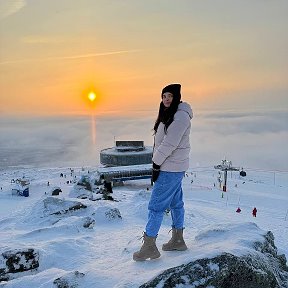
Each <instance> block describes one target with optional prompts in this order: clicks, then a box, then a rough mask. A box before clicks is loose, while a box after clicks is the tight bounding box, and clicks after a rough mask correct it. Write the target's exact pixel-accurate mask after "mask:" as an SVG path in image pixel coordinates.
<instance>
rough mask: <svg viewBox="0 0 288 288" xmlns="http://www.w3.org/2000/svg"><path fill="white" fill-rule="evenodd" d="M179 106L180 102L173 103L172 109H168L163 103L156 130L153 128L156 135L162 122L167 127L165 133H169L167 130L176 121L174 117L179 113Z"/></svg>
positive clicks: (155, 126)
mask: <svg viewBox="0 0 288 288" xmlns="http://www.w3.org/2000/svg"><path fill="white" fill-rule="evenodd" d="M173 100H174V99H173ZM178 105H179V102H176V101H172V103H171V105H170V107H168V108H166V107H165V106H164V104H163V102H162V101H161V103H160V106H159V112H158V116H157V119H156V121H155V124H154V128H153V130H154V134H156V132H157V129H158V126H159V124H160V122H162V123H163V124H164V125H165V127H164V131H165V133H167V129H168V127H169V125H170V124H171V123H172V122H173V120H174V115H175V113H176V112H177V109H178Z"/></svg>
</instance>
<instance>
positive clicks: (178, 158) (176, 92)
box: [133, 84, 193, 261]
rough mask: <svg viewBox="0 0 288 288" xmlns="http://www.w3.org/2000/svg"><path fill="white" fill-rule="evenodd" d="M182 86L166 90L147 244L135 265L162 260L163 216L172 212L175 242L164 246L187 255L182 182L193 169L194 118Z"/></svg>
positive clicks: (159, 120)
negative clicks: (183, 98) (158, 239)
mask: <svg viewBox="0 0 288 288" xmlns="http://www.w3.org/2000/svg"><path fill="white" fill-rule="evenodd" d="M180 89H181V85H180V84H170V85H168V86H166V87H165V88H164V89H163V90H162V94H161V98H162V101H161V103H160V108H159V113H158V117H157V120H156V122H155V125H154V132H155V138H154V151H153V158H152V161H153V172H152V181H153V182H154V183H155V184H154V186H153V190H152V194H151V198H150V202H149V205H148V210H149V212H148V222H147V225H146V231H145V232H144V236H143V238H144V243H143V245H142V247H141V249H140V250H139V251H138V252H135V253H134V254H133V259H134V260H135V261H144V260H146V259H148V258H150V259H155V258H158V257H160V252H159V250H158V249H157V246H156V237H157V234H158V232H159V229H160V226H161V223H162V219H163V214H164V212H165V210H166V209H167V208H169V209H170V210H171V217H172V238H171V239H170V240H169V242H168V243H166V244H163V246H162V250H163V251H172V250H178V251H184V250H186V249H187V246H186V244H185V241H184V239H183V229H184V202H183V192H182V179H183V176H184V173H185V171H186V170H187V169H188V167H189V152H190V141H189V136H190V129H191V119H192V117H193V113H192V109H191V107H190V105H189V104H188V103H185V102H182V101H181V93H180Z"/></svg>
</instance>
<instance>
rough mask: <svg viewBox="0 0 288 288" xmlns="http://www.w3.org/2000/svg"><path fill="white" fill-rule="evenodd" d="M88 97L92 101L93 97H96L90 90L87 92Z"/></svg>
mask: <svg viewBox="0 0 288 288" xmlns="http://www.w3.org/2000/svg"><path fill="white" fill-rule="evenodd" d="M88 99H89V100H90V101H91V102H93V101H94V100H95V99H96V94H95V93H94V92H93V91H91V92H90V93H89V94H88Z"/></svg>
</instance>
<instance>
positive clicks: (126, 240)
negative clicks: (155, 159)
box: [0, 168, 288, 288]
mask: <svg viewBox="0 0 288 288" xmlns="http://www.w3.org/2000/svg"><path fill="white" fill-rule="evenodd" d="M89 170H90V171H89V172H90V173H91V171H92V170H93V169H91V168H90V169H89ZM74 171H75V175H73V176H71V174H70V170H69V169H68V168H53V169H52V168H51V169H40V170H39V169H18V170H15V169H14V170H13V169H11V170H6V171H5V172H3V173H2V174H1V175H0V186H1V187H2V190H1V191H0V239H1V243H0V252H1V251H4V250H7V249H17V248H23V247H33V248H35V249H36V250H38V251H40V267H39V269H38V270H37V271H34V272H25V274H22V275H20V276H21V277H19V278H16V279H14V280H11V281H9V282H8V283H7V284H5V285H4V284H0V286H2V285H4V286H5V288H6V287H7V288H8V287H9V288H10V287H15V288H18V287H30V288H33V287H35V288H36V287H37V288H38V287H41V288H48V287H55V286H53V281H54V280H55V279H56V278H58V277H60V276H63V275H65V274H67V273H69V272H71V271H75V270H78V271H79V272H81V273H84V274H85V277H83V279H82V280H81V283H80V285H79V287H83V288H84V287H85V288H88V287H91V288H92V287H93V288H94V287H99V288H101V287H105V288H106V287H115V288H116V287H117V288H119V287H139V285H141V284H142V283H144V282H146V281H148V280H150V279H151V278H153V277H154V276H156V275H157V274H159V273H160V272H161V271H163V270H165V269H167V268H170V267H174V266H177V265H180V264H183V263H186V262H189V261H192V260H195V259H197V258H202V257H210V256H214V255H217V254H219V253H220V252H222V251H227V252H232V253H234V254H238V255H239V254H242V253H245V251H246V250H247V249H249V243H250V241H253V240H257V239H259V237H261V235H262V234H263V232H265V231H268V230H271V231H272V232H273V234H274V236H275V244H276V246H277V247H278V249H279V253H280V254H283V253H284V254H285V255H286V257H288V241H287V239H288V216H287V211H288V193H287V192H288V191H287V190H288V189H287V187H288V179H287V173H286V174H285V173H284V174H281V175H280V174H279V175H278V174H277V181H275V177H271V174H267V175H268V176H267V175H266V174H265V173H258V172H252V171H248V174H247V177H245V178H240V177H239V175H238V173H237V172H233V174H232V176H231V175H230V174H229V175H228V189H227V192H226V193H225V192H224V193H223V192H222V191H221V190H220V189H219V187H218V186H219V185H218V181H217V176H218V172H217V171H215V170H214V171H213V169H211V168H210V169H196V170H195V169H193V173H192V171H188V173H187V177H185V178H184V180H183V189H184V194H185V209H186V225H185V226H186V229H185V240H186V243H187V246H188V247H189V249H188V250H187V251H185V252H162V253H161V254H162V255H161V258H159V259H158V260H154V261H145V262H141V263H138V262H134V261H133V260H132V254H133V252H135V251H136V250H138V249H139V248H140V246H141V240H139V238H140V237H141V235H142V231H143V229H144V227H145V224H146V217H147V205H148V201H149V197H150V193H151V186H150V181H149V180H141V181H129V182H126V183H125V185H124V186H119V187H114V188H113V191H114V194H113V197H114V198H115V199H117V200H119V202H111V201H104V200H101V201H90V200H87V199H85V200H79V199H77V200H78V201H81V202H82V203H83V204H85V205H87V206H88V208H87V209H86V210H87V211H85V212H73V213H72V212H71V213H70V214H69V215H67V216H65V217H62V218H58V219H57V221H55V218H53V217H51V216H50V217H44V216H43V211H41V203H43V200H44V199H45V198H46V197H47V195H46V194H45V192H46V193H47V192H49V191H50V189H51V187H53V186H59V187H61V189H62V190H63V193H62V194H61V196H58V197H60V199H69V200H75V199H70V198H69V192H70V191H71V189H73V185H74V184H73V183H68V184H67V181H70V180H74V177H75V176H76V178H77V179H78V178H79V177H80V176H81V175H82V174H87V168H86V169H85V170H84V171H83V170H82V169H80V168H74ZM60 173H63V174H64V176H65V175H66V178H65V177H60ZM23 175H25V177H26V178H28V179H30V181H31V185H30V197H28V198H25V197H19V196H12V195H11V183H10V181H11V179H16V178H19V177H22V176H23ZM266 176H267V177H266ZM48 181H49V184H50V186H49V187H48V186H47V182H48ZM191 182H193V183H191ZM214 185H215V186H214ZM147 188H149V191H147ZM55 197H56V196H55ZM254 206H256V207H257V209H258V213H257V217H256V218H253V217H252V214H251V212H252V209H253V207H254ZM109 207H110V208H118V209H119V210H120V212H121V215H122V220H120V219H119V220H114V221H109V220H107V219H106V218H105V217H103V214H101V211H102V210H103V209H106V208H109ZM238 207H240V208H241V210H242V211H241V213H236V212H235V211H236V209H237V208H238ZM101 209H102V210H101ZM91 215H93V217H94V219H95V226H94V227H93V228H92V229H87V228H83V225H82V224H83V219H85V217H88V216H91ZM255 224H257V226H258V227H259V228H258V227H257V226H256V225H255ZM169 230H170V216H169V215H167V216H165V217H164V221H163V225H162V228H161V230H160V232H159V236H158V238H157V243H158V246H159V250H160V248H161V245H162V243H164V242H166V241H167V240H168V239H169V238H170V234H168V231H169ZM160 252H161V251H160ZM0 264H1V263H0ZM0 268H1V267H0Z"/></svg>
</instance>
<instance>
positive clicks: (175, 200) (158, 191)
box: [146, 171, 185, 237]
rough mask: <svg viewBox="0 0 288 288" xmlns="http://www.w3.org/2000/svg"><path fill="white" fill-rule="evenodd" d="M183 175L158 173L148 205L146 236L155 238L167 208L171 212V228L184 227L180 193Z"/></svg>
mask: <svg viewBox="0 0 288 288" xmlns="http://www.w3.org/2000/svg"><path fill="white" fill-rule="evenodd" d="M184 173H185V172H166V171H160V174H159V177H158V179H157V181H156V182H155V184H154V186H153V190H152V194H151V198H150V201H149V205H148V222H147V225H146V234H147V236H149V237H156V236H157V234H158V232H159V229H160V226H161V223H162V220H163V215H164V212H165V210H166V209H167V208H169V209H170V210H171V217H172V227H173V228H176V229H181V228H183V227H184V213H185V211H184V202H183V191H182V179H183V176H184Z"/></svg>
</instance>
